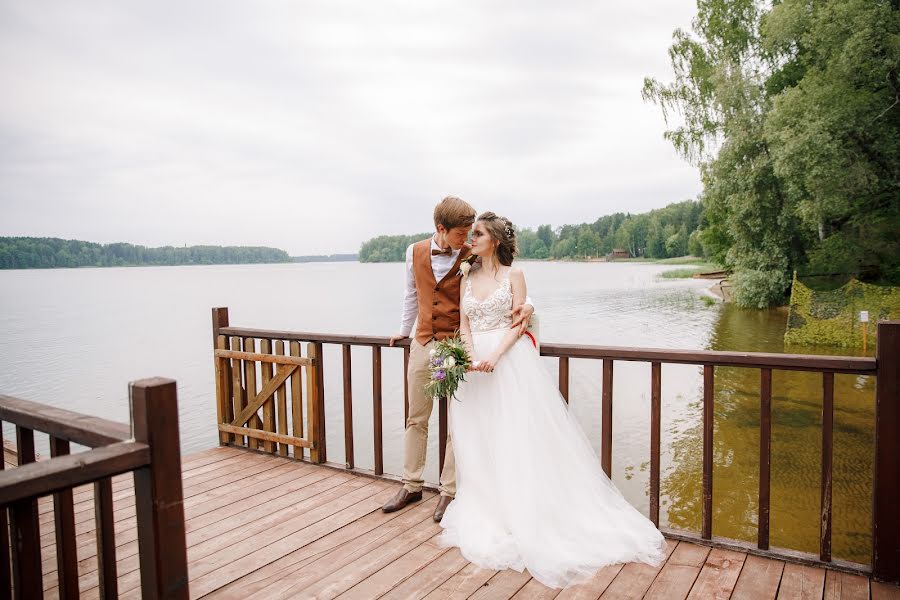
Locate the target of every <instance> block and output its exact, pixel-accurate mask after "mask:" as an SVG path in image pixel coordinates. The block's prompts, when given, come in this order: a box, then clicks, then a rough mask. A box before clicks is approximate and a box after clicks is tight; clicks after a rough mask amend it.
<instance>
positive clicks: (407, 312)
mask: <svg viewBox="0 0 900 600" xmlns="http://www.w3.org/2000/svg"><path fill="white" fill-rule="evenodd" d="M414 245H415V244H410V245H409V247H408V248H407V249H406V290H405V292H404V294H403V315H402V316H401V318H400V335H402V336H404V337H409V335H410V334H411V333H412V330H413V325H414V324H415V322H416V317H417V316H418V314H419V294H418V292H417V291H416V275H415V272H414V271H413V246H414ZM431 249H432V250H442V248H441V247H440V246H438V244H437V242H435V241H434V237H432V238H431ZM457 257H459V250H454V249H453V248H451V249H450V254H432V255H431V272H432V273H434V280H435V281H438V282H439V281H440V280H441V279H443V278H444V277H445V276H446V275H447V273H448V272H449V271H450V269H452V268H453V265H454V264H455V263H456V259H457ZM525 304H529V305H531V306H532V307H533V306H534V303H533V302H532V301H531V298H525Z"/></svg>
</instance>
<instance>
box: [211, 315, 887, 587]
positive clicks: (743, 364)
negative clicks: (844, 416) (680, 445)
mask: <svg viewBox="0 0 900 600" xmlns="http://www.w3.org/2000/svg"><path fill="white" fill-rule="evenodd" d="M213 332H214V334H216V333H218V334H220V335H223V336H226V335H227V336H232V338H233V339H236V340H237V339H241V338H243V339H245V340H248V339H256V338H258V339H262V340H290V341H291V342H292V343H294V344H296V343H299V342H301V341H303V342H308V343H309V345H310V346H312V347H315V350H316V351H315V355H316V357H317V358H319V360H317V361H316V364H315V371H316V379H317V381H319V382H321V384H320V385H319V387H318V388H317V390H316V392H317V404H316V406H318V407H320V408H321V407H324V400H323V395H324V385H323V384H324V377H323V376H322V370H323V368H324V366H323V361H322V360H321V357H322V351H321V349H322V346H323V345H324V344H334V345H340V346H341V349H342V358H343V360H342V363H343V408H344V440H345V450H346V457H347V460H346V464H345V466H346V468H348V469H353V470H356V471H359V469H356V468H355V467H354V465H355V462H356V461H355V456H354V451H355V449H354V447H353V416H352V415H353V400H354V398H353V391H352V386H351V383H352V382H351V379H352V369H351V349H352V347H353V346H369V347H372V367H373V389H372V402H373V416H374V420H375V422H374V423H373V426H374V430H373V446H374V447H373V454H374V465H375V468H374V470H373V471H371V472H368V473H369V474H372V475H375V476H381V477H387V478H393V479H396V477H393V476H390V475H384V474H383V460H382V452H383V450H382V431H381V427H382V425H381V408H382V389H381V388H382V380H381V373H380V371H381V364H382V356H381V348H384V347H387V346H389V338H387V337H381V336H360V335H342V334H329V333H315V332H297V331H282V330H268V329H251V328H242V327H229V326H228V309H227V308H217V309H213ZM394 345H395V346H398V347H400V348H402V350H403V358H404V360H403V365H404V370H405V369H406V367H407V365H408V361H409V352H410V340H409V339H405V340H401V341H400V342H398V343H396V344H394ZM541 355H542V356H545V357H555V358H558V360H559V373H558V377H559V391H560V394H561V395H562V397H563V398H564V399H565V400H566V401H567V402H568V399H569V387H570V381H569V375H570V365H569V363H570V359H573V358H577V359H593V360H598V361H601V362H602V386H601V406H600V409H601V413H602V416H601V440H600V450H601V451H600V463H601V466H602V468H603V470H604V471H606V473H607V474H611V470H612V462H613V461H612V454H613V434H612V423H613V408H614V407H613V404H614V401H613V385H612V382H613V373H614V365H615V361H634V362H646V363H650V365H651V373H650V387H651V407H650V411H651V414H650V436H649V437H650V510H649V517H650V518H651V519H652V520H653V522H654V523H656V524H658V523H659V512H660V498H659V494H660V420H661V404H662V391H661V390H662V385H663V382H662V370H661V365H662V364H683V365H695V366H699V367H702V370H703V402H702V406H703V414H702V416H703V426H702V440H701V441H702V444H703V447H702V457H703V461H702V462H703V469H702V471H703V474H702V484H701V485H702V495H701V496H702V497H701V530H700V531H699V532H697V534H692V533H688V532H680V533H678V534H675V533H673V532H671V531H668V530H667V535H669V536H670V537H672V536H674V537H676V538H677V539H682V538H683V539H688V538H690V539H692V540H699V541H701V542H705V543H709V544H711V545H716V546H719V547H723V548H724V547H732V546H734V547H737V546H741V547H742V548H744V550H747V551H752V552H754V553H757V554H763V555H767V556H768V555H771V556H776V557H777V556H781V557H783V558H787V559H789V560H793V561H799V562H803V563H805V564H819V565H828V566H832V567H835V566H836V567H840V568H841V569H844V570H848V571H855V572H867V573H868V572H870V573H872V575H873V576H874V577H875V578H876V579H881V580H885V581H891V582H898V581H900V543H898V540H900V511H897V510H896V508H895V506H894V504H895V503H896V498H897V497H900V322H887V321H883V322H881V323H879V325H878V352H877V354H876V357H875V358H866V357H851V356H819V355H805V354H776V353H761V352H723V351H714V350H678V349H668V348H627V347H618V346H594V345H581V344H555V343H546V342H545V343H542V344H541ZM718 367H732V368H743V369H757V370H759V373H760V380H759V381H760V388H759V402H760V406H759V411H760V430H759V457H760V461H759V485H758V501H759V506H758V510H759V518H758V530H757V540H756V544H753V545H751V544H749V543H743V542H737V541H727V542H723V540H722V538H720V537H719V536H716V535H715V532H714V523H713V509H714V491H715V490H714V485H713V463H714V444H713V435H714V427H713V423H714V415H715V404H716V394H715V389H714V385H715V371H716V369H717V368H718ZM773 371H807V372H816V373H821V374H822V417H823V418H822V433H821V457H822V461H821V477H820V507H819V508H820V510H819V514H818V515H817V517H818V520H819V522H820V539H819V552H818V553H817V554H816V555H812V554H806V553H800V552H797V551H792V550H787V549H783V548H779V549H777V550H770V549H769V530H770V503H771V456H772V450H771V448H772V408H773V402H772V400H773V385H772V375H773ZM835 374H859V375H869V376H874V377H875V378H876V380H877V391H876V408H875V420H876V427H875V429H876V431H875V439H876V442H875V455H876V456H875V473H874V478H873V480H874V494H873V496H874V511H873V559H872V563H871V567H869V566H867V565H860V564H855V563H848V562H846V561H841V560H835V559H833V557H832V541H831V537H832V527H831V524H832V485H833V484H832V470H833V463H834V456H833V454H834V441H833V438H834V431H833V430H834V405H835V397H834V379H835V378H834V375H835ZM403 379H404V391H403V395H404V405H405V404H406V402H407V399H408V393H409V390H408V382H407V379H406V377H404V378H403ZM238 382H239V378H236V379H235V384H236V385H237V383H238ZM407 408H408V407H406V406H404V420H405V419H406V416H407ZM437 408H438V414H439V418H438V448H439V459H438V462H439V465H442V464H443V459H444V448H445V443H446V436H447V425H448V422H447V416H446V403H445V402H443V401H441V402H439V403H438V406H437ZM321 417H322V418H321V419H319V420H318V422H317V423H316V425H315V426H316V427H317V429H318V431H319V435H320V436H321V439H323V440H324V432H325V422H324V413H322V414H321ZM318 458H319V461H325V451H324V447H322V448H321V451H320V453H319V455H318ZM439 468H440V466H439ZM679 535H680V536H681V538H678V536H679ZM729 544H730V545H729Z"/></svg>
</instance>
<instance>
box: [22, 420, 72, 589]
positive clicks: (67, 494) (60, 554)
mask: <svg viewBox="0 0 900 600" xmlns="http://www.w3.org/2000/svg"><path fill="white" fill-rule="evenodd" d="M68 454H69V440H64V439H61V438H57V437H53V436H50V456H51V457H57V456H67V455H68ZM72 498H73V495H72V489H71V488H68V489H65V490H62V491H61V492H56V493H55V494H53V522H54V525H55V527H54V531H55V533H56V573H57V578H58V581H59V597H60V598H65V599H66V600H68V599H69V598H76V599H77V598H78V553H77V548H76V545H75V508H74V503H73V499H72ZM4 537H5V536H4Z"/></svg>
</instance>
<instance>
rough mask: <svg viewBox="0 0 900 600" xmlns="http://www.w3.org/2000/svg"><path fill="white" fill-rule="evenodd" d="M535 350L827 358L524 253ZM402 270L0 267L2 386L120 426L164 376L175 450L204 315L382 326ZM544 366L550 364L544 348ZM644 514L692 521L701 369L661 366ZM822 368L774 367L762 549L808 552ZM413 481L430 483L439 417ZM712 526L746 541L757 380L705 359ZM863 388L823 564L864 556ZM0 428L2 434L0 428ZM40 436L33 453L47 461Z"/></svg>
mask: <svg viewBox="0 0 900 600" xmlns="http://www.w3.org/2000/svg"><path fill="white" fill-rule="evenodd" d="M519 264H520V266H522V268H523V269H524V270H525V273H526V277H527V280H528V286H529V294H530V295H531V297H532V298H533V300H534V302H535V304H536V308H537V310H538V312H539V313H540V316H541V337H542V339H543V340H544V341H547V342H550V341H552V342H560V343H577V344H597V345H615V346H636V347H656V348H680V349H712V350H740V351H759V352H792V353H811V354H839V353H841V352H842V351H840V350H836V349H831V348H825V347H785V345H784V343H783V340H782V336H783V334H784V325H785V321H786V318H787V314H786V312H784V311H781V310H771V311H745V310H741V309H738V308H736V307H734V306H731V305H722V304H718V303H717V304H716V305H714V306H707V305H706V303H705V302H704V301H703V296H704V295H705V294H706V292H705V290H706V288H707V287H708V285H709V284H710V283H711V282H709V281H701V280H690V279H689V280H667V279H662V278H660V276H659V275H660V273H661V272H663V271H665V270H667V269H672V268H678V267H673V266H662V265H655V264H638V263H554V262H522V263H519ZM402 286H403V265H402V264H359V263H333V264H332V263H312V264H286V265H239V266H211V267H147V268H110V269H72V270H62V269H60V270H28V271H0V290H2V293H0V333H2V335H3V339H4V340H6V341H5V351H4V360H3V361H2V363H0V392H2V393H5V394H9V395H14V396H18V397H21V398H25V399H28V400H34V401H37V402H43V403H46V404H51V405H54V406H60V407H63V408H67V409H70V410H74V411H78V412H83V413H87V414H93V415H99V416H103V417H106V418H109V419H114V420H118V421H123V422H127V421H128V419H129V414H128V412H129V411H128V401H127V397H128V396H127V382H128V381H131V380H134V379H140V378H144V377H149V376H156V375H159V376H164V377H171V378H173V379H175V380H177V382H178V395H179V409H180V413H181V422H180V427H181V440H182V452H183V453H185V454H189V453H191V452H195V451H197V450H202V449H205V448H208V447H211V446H214V445H216V443H217V435H216V429H215V423H216V413H215V405H214V397H215V396H214V395H215V384H214V381H213V373H214V369H213V360H212V337H211V330H210V309H211V308H212V307H214V306H227V307H229V310H230V318H231V324H232V325H234V326H245V327H255V328H271V329H287V330H295V331H311V332H328V333H353V334H369V335H390V334H392V333H394V332H395V331H396V330H397V329H398V327H399V319H400V314H399V312H400V302H401V296H402ZM340 361H341V359H340V347H337V346H325V363H324V371H325V390H326V415H327V444H328V458H329V460H331V461H334V462H339V463H340V462H342V461H343V458H344V457H343V416H342V398H343V392H342V389H341V366H340V365H341V362H340ZM544 361H545V365H546V368H547V370H548V372H549V373H551V374H552V375H553V377H556V373H557V371H556V369H557V362H556V360H555V359H549V358H545V359H544ZM600 374H601V367H600V362H599V361H590V360H572V361H571V364H570V377H571V383H570V401H571V410H572V411H573V412H574V413H575V414H576V415H577V416H578V418H579V420H580V422H581V424H582V426H583V427H584V429H585V430H586V431H587V433H588V435H589V436H590V438H591V439H592V441H593V442H594V446H595V449H596V450H597V451H598V452H599V447H600V387H601V381H600V379H601V378H600ZM383 377H384V383H383V386H384V401H383V402H384V404H383V417H384V452H385V457H384V459H385V460H384V466H385V471H387V472H389V473H394V474H400V473H402V464H403V462H402V434H403V405H402V402H403V360H402V352H401V351H399V350H389V349H386V350H384V351H383ZM371 380H372V379H371V351H370V350H368V349H367V348H356V349H354V350H353V393H354V413H353V421H354V435H355V438H354V446H355V448H356V451H355V455H356V463H357V465H358V466H360V467H363V468H372V465H373V458H372V433H371V432H372V425H371V424H372V406H371ZM662 394H663V400H662V401H663V404H662V406H663V414H662V430H663V431H662V444H663V452H662V470H663V481H662V493H663V498H662V499H661V504H662V506H661V518H662V520H663V522H664V524H668V525H669V526H672V527H675V528H680V529H689V530H699V528H700V503H701V494H700V492H701V417H702V408H701V398H702V372H701V368H700V367H692V366H680V365H663V368H662ZM821 394H822V382H821V375H818V374H808V373H786V372H777V371H776V372H775V373H774V376H773V443H772V506H771V543H772V545H773V546H790V547H793V548H798V549H802V550H806V551H810V552H815V551H817V548H818V531H819V530H818V527H819V523H818V517H817V515H818V511H819V477H820V447H821V437H820V426H821V401H822V400H821ZM436 413H437V411H435V415H433V420H432V425H433V433H434V435H432V436H431V445H430V448H429V466H428V469H427V470H426V478H427V479H428V480H430V481H435V480H436V479H437V465H436V463H437V444H436V440H437V425H436ZM649 415H650V365H649V364H639V363H629V362H617V363H616V364H615V377H614V417H613V480H614V481H615V483H616V485H618V486H619V488H620V489H621V490H622V492H623V493H624V494H625V496H626V497H627V498H628V499H629V500H630V501H631V502H632V503H633V504H634V505H636V506H638V507H639V508H640V509H641V510H643V511H644V513H645V514H646V511H647V506H648V498H647V490H648V487H649V460H650V458H649ZM715 417H716V418H715V438H714V439H715V465H716V466H715V470H714V475H713V482H714V491H713V498H714V503H715V514H714V519H713V533H714V534H715V535H721V536H725V537H731V538H739V539H746V540H755V538H756V522H757V516H756V515H757V481H758V468H759V464H758V462H759V372H758V371H757V370H751V369H726V368H720V369H717V370H716V412H715ZM873 425H874V379H872V378H869V377H861V376H851V375H837V376H836V377H835V416H834V438H835V439H834V444H835V451H834V517H833V518H834V523H833V546H834V555H835V556H836V557H840V558H844V559H848V560H854V561H857V562H868V560H869V556H870V553H871V535H870V528H871V500H872V498H871V479H872V452H873V447H874V436H873ZM11 435H12V430H11V429H10V428H9V427H8V426H6V427H5V428H4V437H5V438H6V439H14V436H13V437H12V438H11V437H10V436H11ZM46 447H47V444H46V439H45V438H44V439H41V440H39V451H41V449H43V451H44V452H46Z"/></svg>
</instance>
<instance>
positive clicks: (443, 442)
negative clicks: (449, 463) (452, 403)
mask: <svg viewBox="0 0 900 600" xmlns="http://www.w3.org/2000/svg"><path fill="white" fill-rule="evenodd" d="M447 418H448V415H447V399H446V398H441V399H439V400H438V474H440V473H443V472H444V459H445V458H446V457H447V433H448V425H449V423H448V421H447Z"/></svg>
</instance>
